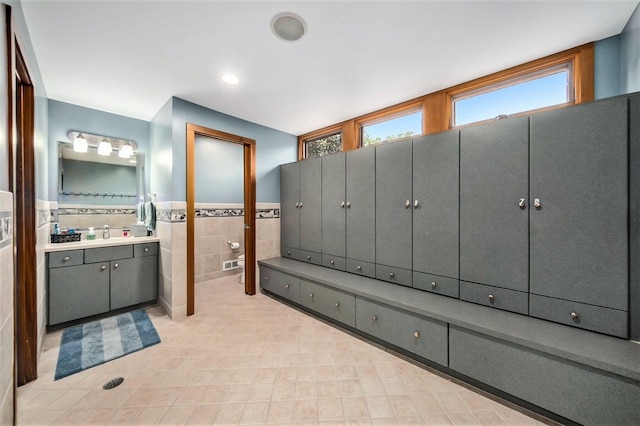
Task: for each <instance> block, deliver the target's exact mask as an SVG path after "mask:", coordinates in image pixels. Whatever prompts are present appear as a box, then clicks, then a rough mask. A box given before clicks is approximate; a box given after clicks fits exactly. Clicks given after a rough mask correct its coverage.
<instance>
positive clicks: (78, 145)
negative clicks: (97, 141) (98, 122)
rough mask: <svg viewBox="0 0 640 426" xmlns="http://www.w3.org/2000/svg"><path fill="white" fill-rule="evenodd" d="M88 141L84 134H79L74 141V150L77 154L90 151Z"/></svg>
mask: <svg viewBox="0 0 640 426" xmlns="http://www.w3.org/2000/svg"><path fill="white" fill-rule="evenodd" d="M88 146H89V145H88V144H87V140H86V139H85V138H84V135H83V134H82V133H78V136H76V137H75V139H74V140H73V150H74V151H75V152H87V149H88Z"/></svg>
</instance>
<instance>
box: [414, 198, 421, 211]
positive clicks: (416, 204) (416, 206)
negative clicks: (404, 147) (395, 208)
mask: <svg viewBox="0 0 640 426" xmlns="http://www.w3.org/2000/svg"><path fill="white" fill-rule="evenodd" d="M419 205H420V202H419V201H418V200H414V201H413V208H414V209H417V208H418V206H419Z"/></svg>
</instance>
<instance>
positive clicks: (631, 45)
mask: <svg viewBox="0 0 640 426" xmlns="http://www.w3.org/2000/svg"><path fill="white" fill-rule="evenodd" d="M620 38H621V44H620V50H621V60H622V76H621V86H622V92H623V93H632V92H639V91H640V5H638V7H636V10H635V12H633V15H631V19H629V22H627V25H626V26H625V27H624V30H623V31H622V34H620Z"/></svg>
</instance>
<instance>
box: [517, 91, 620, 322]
mask: <svg viewBox="0 0 640 426" xmlns="http://www.w3.org/2000/svg"><path fill="white" fill-rule="evenodd" d="M627 129H628V126H627V101H626V99H614V100H608V101H602V102H595V103H590V104H586V105H580V106H575V107H571V108H563V109H561V110H556V111H553V112H552V113H542V114H537V115H535V116H532V117H531V199H532V200H534V199H535V198H538V199H539V200H540V203H541V206H540V208H532V210H531V213H530V214H531V292H532V293H535V294H539V295H543V296H550V297H555V298H559V299H565V300H573V301H576V302H583V303H588V304H592V305H597V306H603V307H609V308H614V309H620V310H625V311H626V310H627V309H628V308H627V306H628V286H629V284H628V266H629V265H628V234H627V229H628V225H627V222H628V219H627V217H628V202H627V197H628V183H627V182H628V167H629V165H628V155H627V149H628V148H627V147H628V144H627V131H628V130H627Z"/></svg>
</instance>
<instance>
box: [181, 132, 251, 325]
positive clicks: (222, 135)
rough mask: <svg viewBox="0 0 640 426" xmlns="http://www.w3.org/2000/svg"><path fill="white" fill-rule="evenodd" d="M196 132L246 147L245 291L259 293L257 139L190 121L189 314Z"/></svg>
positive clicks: (190, 311)
mask: <svg viewBox="0 0 640 426" xmlns="http://www.w3.org/2000/svg"><path fill="white" fill-rule="evenodd" d="M196 135H200V136H207V137H210V138H215V139H219V140H222V141H224V142H230V143H235V144H239V145H242V146H243V148H244V224H245V230H244V253H245V262H244V263H245V266H244V271H245V272H244V273H245V280H244V283H245V284H244V292H245V293H246V294H248V295H254V294H256V244H255V242H256V141H255V140H253V139H249V138H245V137H242V136H237V135H233V134H231V133H226V132H221V131H219V130H214V129H210V128H208V127H203V126H199V125H197V124H192V123H187V212H186V214H187V315H193V314H194V312H195V199H196V172H195V169H196V168H195V143H196Z"/></svg>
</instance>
